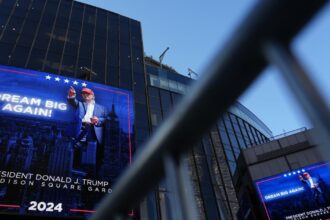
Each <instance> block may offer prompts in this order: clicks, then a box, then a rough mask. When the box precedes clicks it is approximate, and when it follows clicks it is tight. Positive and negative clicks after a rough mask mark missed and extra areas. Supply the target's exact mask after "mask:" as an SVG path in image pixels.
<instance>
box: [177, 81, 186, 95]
mask: <svg viewBox="0 0 330 220" xmlns="http://www.w3.org/2000/svg"><path fill="white" fill-rule="evenodd" d="M178 91H179V92H180V93H181V94H185V93H186V91H187V86H186V85H184V84H182V83H178Z"/></svg>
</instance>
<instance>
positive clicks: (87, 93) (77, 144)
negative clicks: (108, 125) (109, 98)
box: [67, 87, 106, 172]
mask: <svg viewBox="0 0 330 220" xmlns="http://www.w3.org/2000/svg"><path fill="white" fill-rule="evenodd" d="M81 96H82V100H83V101H79V100H77V98H76V90H75V89H74V88H73V87H70V89H69V92H68V97H67V98H68V103H69V104H70V105H71V106H72V107H73V108H75V109H76V114H75V120H74V126H73V128H72V131H71V133H72V136H73V137H74V148H75V155H74V166H76V167H77V166H79V165H80V163H81V150H82V148H85V149H86V148H87V146H88V143H91V142H96V144H97V150H96V172H97V171H98V169H99V167H100V165H101V163H102V160H103V154H104V152H103V124H104V121H105V117H106V110H105V108H104V106H102V105H99V104H97V103H96V102H95V95H94V92H93V90H91V89H89V88H83V89H82V90H81Z"/></svg>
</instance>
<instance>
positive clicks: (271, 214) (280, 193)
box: [256, 162, 330, 220]
mask: <svg viewBox="0 0 330 220" xmlns="http://www.w3.org/2000/svg"><path fill="white" fill-rule="evenodd" d="M256 188H257V191H258V193H259V198H260V200H261V202H262V204H263V207H264V209H265V212H266V215H267V217H268V219H272V220H273V219H283V220H291V219H292V220H301V219H330V162H326V163H325V162H324V163H319V164H315V165H312V166H308V167H304V168H301V169H297V170H293V171H291V172H288V173H283V174H280V175H277V176H272V177H268V178H264V179H261V180H258V181H256Z"/></svg>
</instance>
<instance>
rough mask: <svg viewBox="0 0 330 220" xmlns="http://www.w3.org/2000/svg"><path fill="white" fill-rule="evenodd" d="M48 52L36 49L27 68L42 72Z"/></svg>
mask: <svg viewBox="0 0 330 220" xmlns="http://www.w3.org/2000/svg"><path fill="white" fill-rule="evenodd" d="M45 54H46V51H45V50H41V49H36V48H34V49H33V50H32V52H31V55H30V60H29V62H28V65H27V67H28V68H31V69H35V70H41V69H42V64H43V60H44V58H45Z"/></svg>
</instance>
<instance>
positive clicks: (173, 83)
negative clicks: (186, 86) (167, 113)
mask: <svg viewBox="0 0 330 220" xmlns="http://www.w3.org/2000/svg"><path fill="white" fill-rule="evenodd" d="M168 85H169V87H170V90H171V91H173V92H180V91H179V88H178V83H177V82H176V81H173V80H169V81H168Z"/></svg>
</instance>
